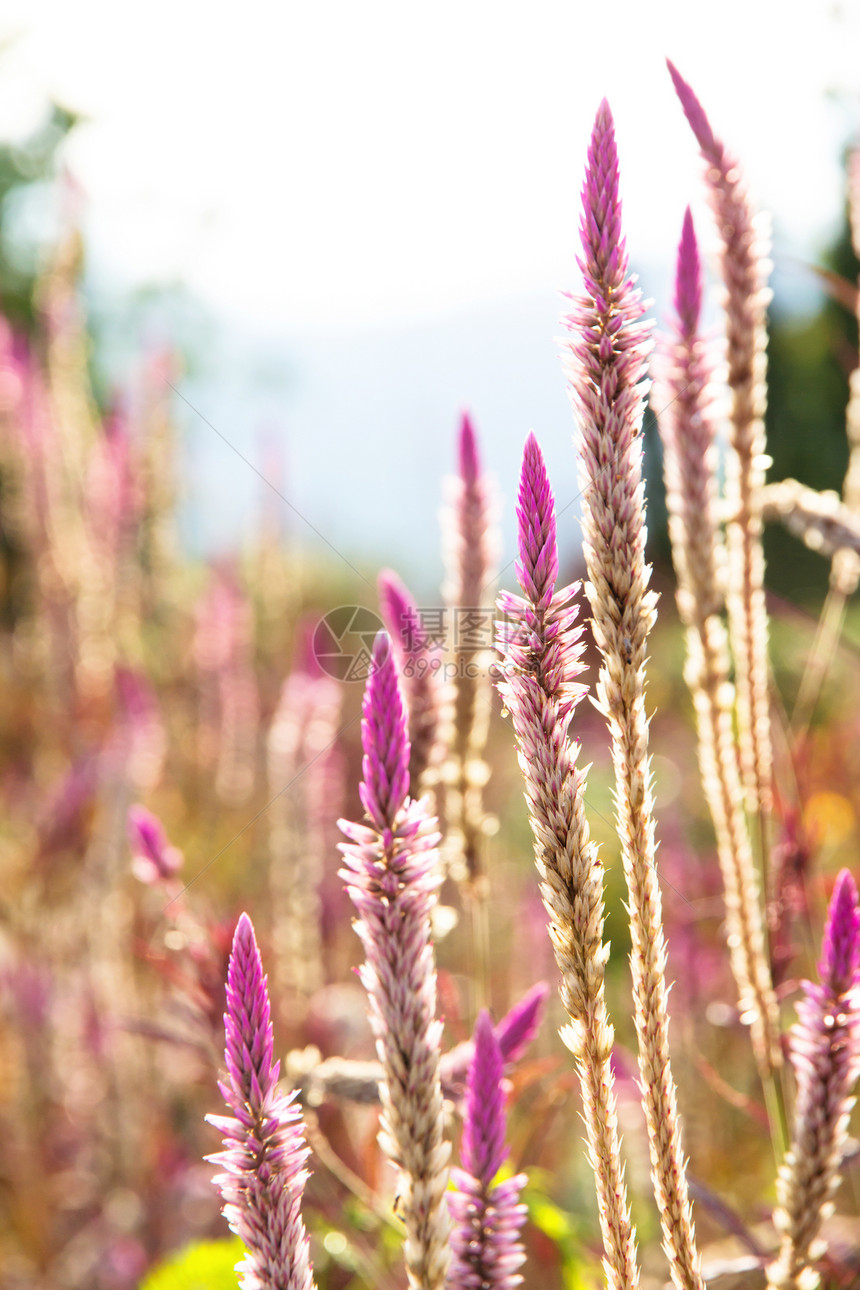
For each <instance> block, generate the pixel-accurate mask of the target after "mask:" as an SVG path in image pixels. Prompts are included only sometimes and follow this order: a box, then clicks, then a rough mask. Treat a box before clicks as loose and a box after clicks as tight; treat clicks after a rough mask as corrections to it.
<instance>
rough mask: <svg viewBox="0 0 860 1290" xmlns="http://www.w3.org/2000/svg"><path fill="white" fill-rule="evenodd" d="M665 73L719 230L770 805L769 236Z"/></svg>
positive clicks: (742, 584)
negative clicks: (766, 533) (699, 160)
mask: <svg viewBox="0 0 860 1290" xmlns="http://www.w3.org/2000/svg"><path fill="white" fill-rule="evenodd" d="M669 72H670V74H671V76H672V80H673V82H674V85H675V90H676V92H677V94H678V98H679V99H680V101H681V106H682V107H683V109H684V114H685V116H686V117H687V120H688V121H689V123H690V126H691V128H692V130H693V133H694V134H695V136H696V141H697V142H698V144H699V148H700V149H701V153H702V157H703V158H704V161H705V163H706V166H707V170H706V172H705V179H706V183H707V188H708V200H709V202H710V205H711V209H712V210H713V212H714V217H715V219H716V222H717V229H718V232H719V235H720V246H721V249H720V256H719V261H720V271H721V273H722V278H723V283H724V285H725V299H724V311H725V320H726V360H727V364H728V386H729V394H730V407H729V427H728V428H729V443H730V449H731V451H730V452H729V454H728V457H727V461H726V492H727V500H728V503H729V510H730V512H731V518H730V521H729V524H728V529H727V539H728V552H729V577H728V583H727V596H726V603H727V607H728V611H729V632H730V637H731V646H732V654H733V657H734V662H735V672H736V678H737V712H738V727H739V731H738V733H739V742H740V753H741V769H742V772H743V777H744V783H745V785H746V789H747V796H748V799H749V805H750V809H751V810H753V811H756V812H761V813H764V814H767V813H768V812H769V811H770V810H771V806H772V780H773V749H772V746H771V730H770V708H769V701H768V624H767V607H766V604H765V595H764V552H763V549H762V489H763V487H764V481H765V468H766V464H767V458H766V456H765V449H766V442H765V431H764V412H765V405H766V401H767V382H766V368H767V357H766V352H765V351H766V346H767V306H768V303H769V301H770V290H769V288H768V286H767V275H768V272H769V270H770V262H769V260H768V259H767V253H768V250H769V247H770V240H769V235H768V232H767V227H766V223H765V220H764V216H763V215H762V214H760V213H759V214H758V215H757V214H756V213H755V212H754V210H753V205H752V202H751V200H750V197H749V195H748V193H747V191H746V187H745V184H744V181H743V176H742V174H741V171H740V167H739V166H738V163H737V161H736V160H735V159H734V157H732V156H731V155H730V154H729V153H728V152H727V150H726V148H725V147H724V145H723V144H722V143H721V142H720V140H719V139H718V138H717V137H716V135H715V134H714V132H713V130H712V129H711V126H710V124H709V122H708V119H707V117H706V115H705V112H704V110H703V108H702V105H701V104H700V103H699V101H698V99H697V98H696V96H695V94H694V93H693V91H692V89H691V88H690V86H689V85H688V84H687V82H686V81H685V80H683V78H682V77H681V76H680V75H679V74H678V72H677V70H676V69H675V68H674V67H673V66H672V64H671V63H669Z"/></svg>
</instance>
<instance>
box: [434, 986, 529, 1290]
mask: <svg viewBox="0 0 860 1290" xmlns="http://www.w3.org/2000/svg"><path fill="white" fill-rule="evenodd" d="M502 1073H503V1062H502V1054H501V1051H500V1049H499V1044H498V1040H497V1039H496V1037H495V1034H494V1032H493V1023H492V1021H491V1020H490V1015H489V1013H488V1012H486V1011H482V1012H481V1013H480V1014H479V1016H478V1020H477V1023H476V1025H475V1049H474V1054H473V1057H472V1062H471V1065H470V1067H469V1075H468V1081H467V1089H466V1112H465V1117H464V1122H463V1139H462V1143H461V1146H460V1159H461V1162H462V1168H460V1169H453V1170H452V1171H451V1176H452V1181H453V1183H454V1190H453V1192H449V1193H448V1208H449V1210H450V1212H451V1218H452V1219H453V1223H454V1228H453V1232H452V1236H451V1245H452V1248H453V1251H454V1260H453V1263H452V1266H451V1272H450V1276H449V1281H448V1285H449V1287H450V1290H473V1288H474V1290H511V1287H513V1286H516V1285H519V1284H520V1282H521V1281H522V1277H521V1276H519V1275H518V1269H519V1268H520V1267H521V1266H522V1264H523V1262H524V1261H525V1251H524V1249H523V1247H522V1244H521V1243H520V1241H519V1240H518V1234H519V1230H520V1228H521V1227H522V1225H523V1222H524V1221H525V1216H526V1207H525V1205H522V1204H519V1203H518V1201H519V1194H520V1192H521V1190H522V1188H523V1187H524V1186H525V1183H526V1176H525V1174H516V1175H515V1176H514V1177H512V1178H508V1179H505V1181H503V1182H499V1183H495V1185H494V1180H495V1177H496V1175H497V1174H498V1172H499V1170H500V1168H501V1167H502V1165H503V1163H504V1161H505V1159H506V1157H507V1154H508V1148H507V1147H506V1145H505V1102H504V1094H503V1091H502Z"/></svg>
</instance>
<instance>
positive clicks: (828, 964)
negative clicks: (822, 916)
mask: <svg viewBox="0 0 860 1290" xmlns="http://www.w3.org/2000/svg"><path fill="white" fill-rule="evenodd" d="M819 975H820V977H821V980H822V981H828V982H830V983H831V984H833V985H834V986H835V988H836V989H837V990H838V991H840V992H841V991H842V990H843V989H845V990H847V989H851V988H852V987H853V986H855V985H860V980H858V977H860V900H859V899H858V894H857V884H856V883H855V881H854V878H853V876H852V874H851V873H850V872H849V870H848V869H842V870H841V871H840V873H839V875H838V877H837V879H836V883H835V885H834V888H833V895H832V896H831V898H830V906H829V908H828V911H827V925H826V927H825V930H824V941H823V944H822V951H821V963H820V965H819Z"/></svg>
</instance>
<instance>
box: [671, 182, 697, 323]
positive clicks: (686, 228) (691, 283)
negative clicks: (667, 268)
mask: <svg viewBox="0 0 860 1290" xmlns="http://www.w3.org/2000/svg"><path fill="white" fill-rule="evenodd" d="M675 310H676V312H677V314H678V318H679V320H680V323H681V329H682V331H683V333H684V335H686V336H688V337H692V336H693V335H694V334H695V332H696V329H697V328H698V325H699V317H700V315H701V312H702V264H701V260H700V258H699V245H698V242H697V241H696V230H695V228H694V226H693V216H692V212H691V211H690V208H689V206H688V207H687V209H686V211H685V213H684V225H683V228H682V230H681V240H680V242H679V243H678V261H677V268H676V272H675Z"/></svg>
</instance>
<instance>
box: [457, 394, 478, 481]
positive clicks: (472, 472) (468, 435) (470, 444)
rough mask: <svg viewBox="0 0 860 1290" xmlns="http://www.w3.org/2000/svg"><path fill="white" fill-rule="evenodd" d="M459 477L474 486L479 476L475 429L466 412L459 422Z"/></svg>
mask: <svg viewBox="0 0 860 1290" xmlns="http://www.w3.org/2000/svg"><path fill="white" fill-rule="evenodd" d="M459 448H460V477H461V478H462V480H463V482H464V483H466V484H474V483H475V482H476V480H477V478H478V475H479V474H480V469H481V468H480V462H479V461H478V444H477V440H476V438H475V429H474V426H473V425H472V419H471V417H470V416H469V414H468V412H464V413H463V417H462V420H461V421H460V441H459Z"/></svg>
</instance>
